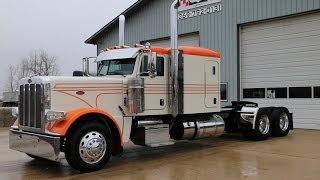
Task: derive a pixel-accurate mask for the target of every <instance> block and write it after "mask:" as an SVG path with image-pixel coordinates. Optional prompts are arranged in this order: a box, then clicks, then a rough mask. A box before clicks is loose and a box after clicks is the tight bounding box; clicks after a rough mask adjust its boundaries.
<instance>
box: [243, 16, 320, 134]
mask: <svg viewBox="0 0 320 180" xmlns="http://www.w3.org/2000/svg"><path fill="white" fill-rule="evenodd" d="M313 86H320V13H313V14H308V15H302V16H297V17H291V18H286V19H282V20H276V21H268V22H263V23H258V24H253V25H247V26H243V27H242V29H241V87H242V89H244V88H279V87H313ZM245 100H250V101H254V102H258V103H259V104H260V105H262V106H285V107H288V108H289V109H290V110H291V111H292V112H293V113H294V121H295V125H296V127H299V128H310V129H320V99H316V98H306V99H293V98H292V99H290V98H286V99H245Z"/></svg>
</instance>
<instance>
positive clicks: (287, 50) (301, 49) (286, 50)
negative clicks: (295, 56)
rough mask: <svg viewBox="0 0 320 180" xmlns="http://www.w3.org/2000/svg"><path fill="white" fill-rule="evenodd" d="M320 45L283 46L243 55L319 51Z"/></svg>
mask: <svg viewBox="0 0 320 180" xmlns="http://www.w3.org/2000/svg"><path fill="white" fill-rule="evenodd" d="M319 45H320V44H316V45H310V46H307V47H305V46H302V47H298V46H297V47H292V48H287V47H283V48H282V49H279V48H278V49H276V50H266V51H256V52H255V51H252V52H248V53H245V52H243V53H245V54H243V55H242V57H260V56H278V55H285V54H288V53H298V52H311V51H318V50H319Z"/></svg>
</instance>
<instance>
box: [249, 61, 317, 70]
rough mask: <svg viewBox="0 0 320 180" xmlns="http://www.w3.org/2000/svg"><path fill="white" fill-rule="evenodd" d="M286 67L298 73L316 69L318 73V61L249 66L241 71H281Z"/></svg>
mask: <svg viewBox="0 0 320 180" xmlns="http://www.w3.org/2000/svg"><path fill="white" fill-rule="evenodd" d="M307 63H312V64H310V65H306V64H307ZM288 66H290V67H293V68H292V69H290V70H291V71H295V72H296V71H298V70H299V69H301V70H303V71H305V70H306V69H308V70H312V69H316V70H317V71H319V70H320V69H318V68H320V61H296V62H284V63H278V64H277V63H273V64H269V63H268V64H250V65H247V66H244V69H243V71H246V72H247V71H250V70H256V69H259V70H272V69H274V70H283V69H286V68H288Z"/></svg>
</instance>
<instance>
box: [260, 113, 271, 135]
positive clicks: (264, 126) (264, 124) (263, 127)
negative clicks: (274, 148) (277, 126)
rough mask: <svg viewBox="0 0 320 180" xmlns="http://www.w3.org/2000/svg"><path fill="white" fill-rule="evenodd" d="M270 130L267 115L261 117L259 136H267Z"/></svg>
mask: <svg viewBox="0 0 320 180" xmlns="http://www.w3.org/2000/svg"><path fill="white" fill-rule="evenodd" d="M269 130H270V120H269V118H268V116H267V115H262V116H261V118H260V124H259V131H260V132H261V134H268V132H269Z"/></svg>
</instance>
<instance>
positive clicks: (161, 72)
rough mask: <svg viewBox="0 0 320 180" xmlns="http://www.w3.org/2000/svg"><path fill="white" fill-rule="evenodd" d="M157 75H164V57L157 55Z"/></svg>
mask: <svg viewBox="0 0 320 180" xmlns="http://www.w3.org/2000/svg"><path fill="white" fill-rule="evenodd" d="M157 76H164V58H163V57H157Z"/></svg>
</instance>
